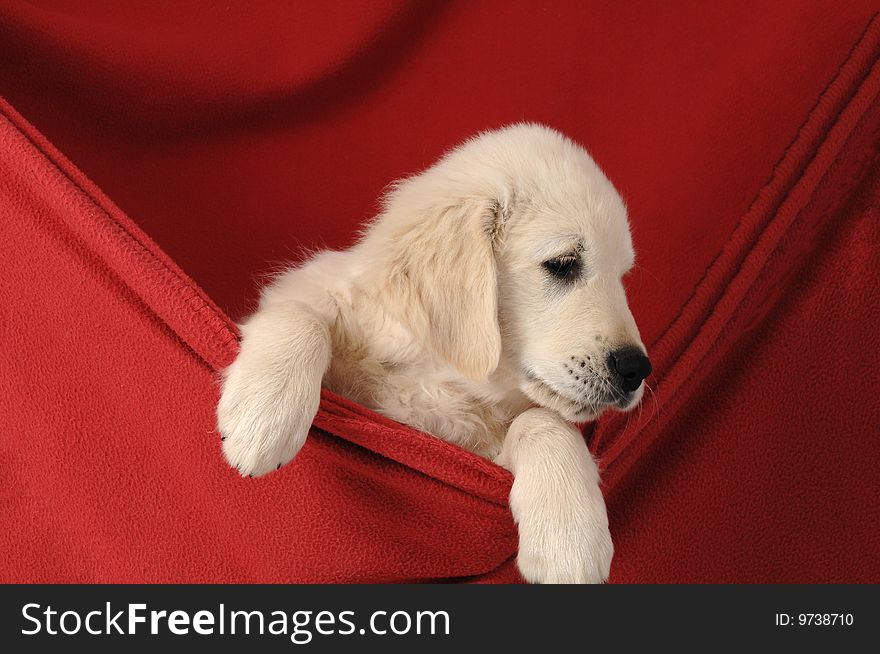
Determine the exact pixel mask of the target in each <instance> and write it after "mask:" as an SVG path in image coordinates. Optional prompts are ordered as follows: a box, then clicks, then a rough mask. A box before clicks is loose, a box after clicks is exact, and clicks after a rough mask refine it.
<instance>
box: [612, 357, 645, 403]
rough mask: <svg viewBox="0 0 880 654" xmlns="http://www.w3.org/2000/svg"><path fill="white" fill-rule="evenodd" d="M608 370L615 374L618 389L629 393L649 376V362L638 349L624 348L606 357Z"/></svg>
mask: <svg viewBox="0 0 880 654" xmlns="http://www.w3.org/2000/svg"><path fill="white" fill-rule="evenodd" d="M608 369H609V370H611V371H612V372H615V373H617V375H618V382H619V385H620V388H621V389H622V390H624V391H625V392H627V393H631V392H632V391H634V390H636V389H637V388H638V387H639V385H640V384H641V383H642V380H643V379H644V378H645V377H647V376H648V375H650V374H651V361H650V360H649V359H648V357H646V356H645V354H644V352H642V351H641V350H640V349H639V348H637V347H625V348H621V349H619V350H614V351H613V352H612V353H611V354H609V355H608Z"/></svg>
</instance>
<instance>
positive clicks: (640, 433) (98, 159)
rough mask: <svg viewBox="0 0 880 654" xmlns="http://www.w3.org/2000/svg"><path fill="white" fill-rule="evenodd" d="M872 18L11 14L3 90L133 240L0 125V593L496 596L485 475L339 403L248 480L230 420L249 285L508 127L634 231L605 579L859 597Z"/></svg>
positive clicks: (219, 7) (623, 11) (7, 8)
mask: <svg viewBox="0 0 880 654" xmlns="http://www.w3.org/2000/svg"><path fill="white" fill-rule="evenodd" d="M67 4H69V5H70V6H66V5H67ZM874 4H875V3H872V2H867V1H865V2H853V3H847V4H841V3H838V2H834V3H831V2H829V3H820V2H817V3H800V2H790V3H789V2H779V3H773V5H772V7H769V8H768V7H767V5H766V3H756V4H754V5H752V6H750V5H748V4H747V3H737V4H736V5H735V6H733V7H726V8H725V7H720V6H718V5H716V4H712V5H711V6H709V5H704V4H702V3H700V4H696V5H693V6H689V5H682V6H679V7H674V8H673V7H670V5H669V4H668V3H664V4H661V5H657V6H656V7H633V6H620V7H614V6H606V5H604V4H598V3H596V4H593V3H580V2H570V3H552V4H549V5H543V4H539V3H502V2H498V3H493V2H484V3H467V4H461V5H458V4H449V3H442V4H433V3H423V2H412V3H404V2H398V3H390V4H388V6H387V7H385V8H383V9H382V10H377V9H375V7H373V3H366V4H364V5H363V6H362V7H360V8H359V9H358V10H357V11H355V8H354V6H353V5H341V6H339V7H336V8H330V9H328V8H327V7H326V6H325V5H324V3H315V4H313V5H311V4H303V3H297V5H296V8H295V9H293V8H291V5H290V4H289V3H283V2H279V3H278V4H277V6H275V5H273V4H272V3H262V4H261V5H260V8H259V10H257V9H255V8H254V5H252V4H251V3H241V4H236V3H224V4H217V3H213V2H210V3H207V2H206V3H199V2H192V3H167V6H164V7H163V3H151V4H150V5H149V7H146V6H142V7H135V6H131V5H129V4H128V3H124V4H119V3H102V2H95V1H90V2H86V3H76V5H73V4H72V3H55V2H41V3H24V2H21V3H19V2H11V3H5V4H4V5H3V6H2V7H0V91H2V93H3V94H4V95H5V97H6V98H7V100H8V101H9V103H11V104H12V105H15V107H16V108H17V109H18V111H20V112H21V113H22V114H23V115H24V116H26V117H27V118H28V120H30V121H31V122H33V123H34V124H36V125H37V127H38V128H39V129H40V130H41V131H42V132H43V134H45V135H46V136H47V137H48V139H51V141H52V143H53V144H54V146H57V147H58V148H59V149H60V150H62V151H63V152H65V153H66V154H67V155H68V156H70V157H71V158H72V159H73V160H75V161H76V162H77V164H78V165H79V166H80V167H81V169H82V170H84V171H85V172H86V173H87V174H88V175H89V177H90V178H91V179H93V180H94V181H95V182H96V183H97V184H99V185H100V187H101V188H102V189H103V190H104V191H105V192H106V193H108V194H109V195H110V196H111V197H113V198H114V200H115V201H116V202H117V203H119V205H120V206H121V207H123V209H124V210H125V212H126V213H127V214H128V215H129V216H132V218H133V220H132V219H130V218H128V217H126V215H124V214H123V212H122V211H121V210H120V209H118V208H117V206H116V205H114V204H113V203H111V201H110V200H108V199H107V197H106V196H105V195H104V194H103V193H101V191H99V190H98V188H97V187H96V185H95V184H93V183H92V182H91V181H89V180H88V179H87V178H86V177H85V175H84V174H83V173H81V172H79V170H78V169H77V168H76V167H74V166H73V165H72V164H70V163H69V162H68V161H67V159H65V158H64V157H62V155H60V154H59V153H58V151H57V150H56V147H54V146H53V145H50V143H49V141H48V140H47V139H46V138H44V137H43V136H40V135H39V134H38V133H37V131H36V130H35V129H34V128H33V127H31V126H30V125H29V124H28V123H26V122H25V120H24V119H23V118H22V117H21V116H20V115H19V114H18V113H16V112H15V111H14V110H13V109H12V108H11V106H10V104H9V103H3V104H2V105H0V226H2V231H0V233H2V235H3V238H2V239H0V261H2V262H3V264H2V274H0V333H2V342H3V344H4V360H3V364H2V365H0V460H2V464H0V475H2V483H0V519H2V520H3V524H4V527H5V528H4V530H3V531H2V535H0V548H2V551H3V552H4V554H5V556H4V561H3V563H2V564H0V580H2V581H419V580H453V579H455V580H475V581H514V580H517V579H518V575H517V573H516V569H515V566H514V564H513V558H514V554H515V551H516V531H515V528H514V526H513V524H512V522H511V518H510V514H509V511H508V509H507V508H506V496H507V492H508V490H509V484H510V478H509V476H508V474H507V473H506V472H505V471H503V470H501V469H500V468H498V467H496V466H494V465H493V464H491V463H489V462H486V461H484V460H482V459H479V458H478V457H475V456H473V455H470V454H468V453H466V452H463V451H461V450H459V449H457V448H455V447H453V446H450V445H448V444H446V443H443V442H440V441H438V440H436V439H433V438H431V437H430V436H426V435H423V434H419V433H417V432H414V431H412V430H410V429H406V428H404V427H401V426H400V425H397V424H395V423H393V422H391V421H389V420H387V419H384V418H381V417H379V416H376V415H375V414H372V413H370V412H369V411H366V410H364V409H363V408H360V407H357V406H355V405H353V404H351V403H349V402H347V401H345V400H344V399H341V398H336V397H332V396H330V395H329V394H327V395H325V398H324V402H323V404H322V408H321V412H320V413H319V415H318V418H317V420H316V426H315V429H314V432H313V434H312V436H311V437H310V439H309V441H308V443H307V445H306V446H305V448H304V449H303V451H302V453H301V454H300V455H299V457H298V458H297V459H296V460H295V461H294V463H292V464H291V465H290V466H287V467H285V468H283V469H282V470H280V471H279V472H278V473H276V474H274V475H269V476H268V477H266V478H263V479H259V480H247V479H241V478H239V477H238V476H237V475H236V474H235V473H234V471H231V470H229V469H228V468H227V467H226V466H225V464H224V462H223V460H222V457H221V456H220V451H219V439H218V437H217V435H216V434H215V433H214V431H213V422H214V419H213V410H214V405H215V403H216V399H217V387H216V381H215V380H216V371H217V369H219V368H220V367H222V366H223V365H225V364H226V363H228V362H229V361H230V360H231V358H232V357H233V356H234V353H235V347H236V341H235V332H234V327H233V325H232V322H231V320H230V319H229V318H227V317H226V316H227V315H230V316H232V317H233V318H236V319H237V318H239V317H241V316H242V315H243V313H244V312H245V311H246V309H247V307H248V306H252V303H253V300H254V298H255V296H256V289H257V284H256V281H257V280H258V279H259V276H260V275H261V274H262V273H265V272H266V271H267V270H269V269H270V268H271V267H272V265H273V264H275V263H278V262H281V261H283V260H295V259H296V257H297V252H298V248H300V247H302V246H316V245H320V244H326V245H331V246H344V245H347V244H349V243H350V242H351V240H352V239H353V238H354V234H355V227H356V225H357V224H358V223H359V222H360V221H361V220H362V219H364V218H365V217H367V216H369V215H370V214H371V213H372V211H373V209H374V208H375V199H376V197H378V195H379V194H380V192H381V188H382V186H383V185H384V184H385V183H386V182H387V181H388V180H390V179H393V178H395V177H399V176H402V175H404V174H407V173H409V172H412V171H414V170H416V169H418V168H420V167H423V166H425V165H427V164H429V163H430V162H431V161H432V160H433V159H434V158H436V157H437V156H438V155H439V154H440V153H441V152H442V151H443V150H444V149H445V148H446V147H448V146H449V145H451V144H453V143H454V142H456V141H458V140H460V139H461V138H463V137H465V136H467V135H469V134H472V133H473V132H475V131H477V130H479V129H482V128H486V127H495V126H498V125H501V124H503V123H506V122H510V121H513V120H520V119H530V120H539V121H543V122H546V123H549V124H551V125H553V126H554V127H557V128H559V129H561V130H563V131H565V132H566V133H569V134H570V135H571V136H573V137H574V138H575V139H577V140H579V141H581V142H582V143H584V144H586V145H587V147H588V148H589V149H590V150H591V152H592V154H593V155H594V156H595V158H596V159H597V160H598V161H599V163H600V164H601V165H602V166H603V168H605V170H606V171H607V172H608V174H609V176H610V177H611V178H612V180H613V181H614V182H615V183H616V184H617V186H618V187H619V188H620V190H621V191H622V193H623V195H624V196H625V197H626V199H627V202H628V205H629V207H630V214H631V218H632V222H633V232H634V240H635V244H636V248H637V251H638V259H639V265H640V268H639V271H638V273H637V274H636V275H635V276H634V279H633V280H632V283H631V285H630V289H629V291H630V296H631V300H632V306H633V311H634V313H635V315H636V318H637V320H638V321H639V323H640V326H641V328H642V333H643V336H644V340H645V342H646V343H647V344H648V345H649V351H650V353H651V357H652V360H653V362H654V364H655V370H656V374H655V377H654V378H653V379H652V380H650V383H651V386H652V388H653V389H654V392H653V394H651V393H649V394H647V396H646V400H645V402H644V406H643V408H642V410H641V411H638V412H636V413H634V414H629V415H617V416H607V417H606V418H603V419H602V420H601V421H600V422H599V423H598V425H596V426H595V428H591V429H589V430H588V433H587V436H588V437H589V438H590V443H591V447H592V449H593V450H594V451H595V452H596V453H597V454H598V455H599V456H600V457H601V460H602V464H603V467H604V468H605V473H604V477H605V481H606V491H607V497H608V501H609V516H610V521H611V529H612V533H613V535H614V538H615V543H616V548H617V555H616V558H615V560H614V564H613V567H612V581H619V582H627V581H878V580H880V556H878V552H880V542H878V541H880V530H878V528H877V525H878V524H880V501H878V499H877V498H878V497H880V481H878V475H877V470H878V469H880V438H878V436H880V432H878V429H880V411H878V407H880V404H878V400H877V398H878V396H880V375H878V374H877V371H876V368H877V365H878V364H880V360H878V359H880V337H878V330H877V327H876V325H877V321H878V318H880V292H878V290H877V286H876V283H875V279H876V271H877V270H878V267H880V220H878V218H880V215H878V214H880V176H878V167H877V164H878V145H880V100H878V97H880V67H878V57H880V21H878V20H876V19H874V20H873V21H872V14H873V13H874V11H875V10H876V7H875V6H872V5H874ZM134 221H136V222H137V225H135V222H134ZM147 234H149V236H147ZM152 239H155V241H154V240H152ZM156 243H158V244H159V245H156ZM159 246H161V247H162V249H160V247H159ZM163 250H164V251H163ZM165 252H167V253H168V254H165ZM172 259H173V261H172ZM175 262H176V263H175ZM184 270H185V271H186V272H185V273H184V272H183V271H184ZM188 275H189V276H188ZM191 278H192V279H195V280H196V282H197V283H198V285H197V284H196V283H195V282H193V281H192V279H191ZM200 287H201V288H204V289H205V290H204V291H202V290H201V288H200ZM209 296H210V298H213V301H212V299H209ZM215 302H216V304H215ZM221 308H222V309H221Z"/></svg>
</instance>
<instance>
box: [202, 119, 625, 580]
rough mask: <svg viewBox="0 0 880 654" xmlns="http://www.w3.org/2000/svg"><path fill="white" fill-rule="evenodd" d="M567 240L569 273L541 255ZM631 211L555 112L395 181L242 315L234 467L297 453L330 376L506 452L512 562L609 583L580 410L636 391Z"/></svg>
mask: <svg viewBox="0 0 880 654" xmlns="http://www.w3.org/2000/svg"><path fill="white" fill-rule="evenodd" d="M569 253H574V255H575V256H577V257H579V261H582V263H583V271H582V273H581V275H580V276H579V277H578V278H577V279H576V280H574V281H573V282H571V283H563V282H560V281H559V280H558V279H554V278H552V276H550V275H548V272H547V270H546V269H545V267H544V265H543V264H544V262H545V261H547V260H548V259H552V258H554V257H560V256H564V255H567V254H569ZM632 263H633V249H632V245H631V240H630V234H629V228H628V223H627V217H626V210H625V208H624V205H623V202H622V201H621V199H620V197H619V195H618V194H617V192H616V191H615V190H614V188H613V186H612V185H611V183H610V182H609V181H608V180H607V178H606V177H605V176H604V175H603V174H602V172H601V171H600V170H599V168H598V167H597V166H596V164H595V163H594V162H593V160H592V159H591V158H590V157H589V156H588V155H587V153H586V152H585V151H584V150H583V149H581V148H580V147H579V146H577V145H576V144H574V143H573V142H571V141H570V140H568V139H567V138H565V137H564V136H562V135H561V134H559V133H558V132H555V131H553V130H551V129H549V128H546V127H542V126H539V125H530V124H520V125H514V126H511V127H508V128H505V129H501V130H498V131H493V132H487V133H484V134H481V135H479V136H478V137H476V138H474V139H471V140H470V141H467V142H466V143H464V144H463V145H461V146H460V147H458V148H456V149H455V150H453V151H452V152H450V153H449V154H447V155H446V156H445V157H444V158H443V159H441V160H440V161H439V162H438V163H437V164H435V165H434V166H433V167H432V168H430V169H428V170H427V171H425V172H423V173H421V174H419V175H416V176H414V177H412V178H409V179H406V180H404V181H402V182H400V183H398V184H397V185H395V186H394V188H393V190H392V191H391V192H390V193H389V194H388V197H387V198H386V201H385V205H384V208H383V210H382V211H381V213H380V214H379V216H378V217H377V218H376V219H375V221H373V223H372V224H371V225H370V226H369V227H368V228H367V229H366V231H365V233H364V235H363V238H362V239H361V240H360V241H359V243H358V244H357V245H355V246H354V247H352V248H350V249H349V250H346V251H343V252H332V251H325V252H321V253H319V254H317V255H316V256H314V257H313V258H312V259H310V260H309V261H307V262H306V263H304V264H303V265H301V266H298V267H296V268H292V269H290V270H288V271H287V272H285V273H284V274H282V275H280V276H279V277H278V278H277V279H276V280H275V281H274V282H273V283H272V284H271V285H269V286H268V287H266V288H265V289H264V291H263V294H262V298H261V301H260V305H259V308H258V310H257V311H256V312H255V313H254V314H253V315H252V316H251V317H250V318H249V319H247V320H246V321H245V322H244V323H243V324H242V325H241V332H242V345H241V352H240V354H239V356H238V358H237V359H236V360H235V362H234V363H233V364H232V365H231V366H230V367H229V368H228V369H227V370H226V371H225V374H224V381H223V388H222V395H221V399H220V404H219V407H218V411H217V416H218V426H219V430H220V432H221V434H222V435H223V438H224V441H223V451H224V454H225V455H226V458H227V459H228V461H229V462H230V464H231V465H232V466H234V467H235V468H237V469H238V470H239V471H240V472H241V474H243V475H255V476H258V475H262V474H266V473H268V472H271V471H273V470H275V469H276V467H277V466H279V465H281V464H285V463H287V462H288V461H290V460H291V459H292V458H293V457H294V456H295V455H296V453H297V452H298V451H299V449H300V447H302V444H303V442H304V440H305V438H306V435H307V433H308V430H309V427H310V425H311V422H312V418H313V417H314V415H315V412H316V411H317V408H318V401H319V394H320V386H321V385H322V383H323V385H324V386H326V387H327V388H329V389H331V390H333V391H335V392H337V393H339V394H342V395H345V396H347V397H350V398H352V399H353V400H355V401H357V402H360V403H362V404H364V405H366V406H368V407H370V408H372V409H374V410H376V411H378V412H380V413H382V414H384V415H386V416H389V417H391V418H394V419H396V420H398V421H400V422H403V423H406V424H409V425H412V426H414V427H417V428H419V429H422V430H424V431H427V432H430V433H432V434H434V435H436V436H437V437H439V438H442V439H445V440H448V441H450V442H452V443H456V444H458V445H460V446H462V447H465V448H467V449H470V450H472V451H474V452H476V453H478V454H480V455H482V456H485V457H487V458H490V459H494V460H496V461H497V462H498V463H499V464H500V465H503V466H505V467H506V468H508V469H509V470H510V471H511V472H512V473H513V475H514V484H513V489H512V492H511V497H510V504H511V509H512V511H513V515H514V518H515V520H516V521H517V523H518V526H519V532H520V552H519V558H518V562H519V567H520V570H521V571H522V573H523V575H524V576H525V578H526V579H528V580H529V581H533V582H571V583H577V582H601V581H603V580H605V579H606V578H607V576H608V572H609V566H610V563H611V557H612V552H613V547H612V544H611V538H610V535H609V531H608V520H607V517H606V513H605V505H604V502H603V499H602V495H601V492H600V491H599V475H598V470H597V468H596V463H595V462H594V460H593V458H592V457H591V455H590V453H589V451H588V450H587V447H586V444H585V443H584V439H583V437H582V436H581V434H580V432H579V431H578V430H577V429H575V428H574V427H573V426H572V424H571V421H578V422H583V421H587V420H592V419H594V418H595V417H597V416H598V415H599V414H600V413H601V412H602V411H603V410H605V409H606V408H608V407H610V406H614V407H615V408H621V409H627V408H630V407H632V406H633V405H635V404H636V403H637V402H638V401H639V399H640V397H641V392H642V389H641V388H639V389H638V391H637V392H635V393H632V394H630V395H627V396H626V398H623V399H621V398H620V397H618V396H616V395H614V393H613V392H612V391H611V390H609V389H610V388H611V384H610V382H609V374H608V370H607V364H606V360H607V356H608V353H609V351H610V350H611V349H612V348H615V347H620V346H624V345H632V346H637V347H640V348H641V347H642V344H641V341H640V339H639V334H638V330H637V329H636V325H635V322H634V321H633V318H632V315H631V314H630V311H629V309H628V307H627V302H626V297H625V294H624V289H623V285H622V281H621V278H622V276H623V275H624V274H625V273H626V272H627V271H628V270H629V268H630V267H631V266H632Z"/></svg>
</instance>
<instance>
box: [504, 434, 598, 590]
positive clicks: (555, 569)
mask: <svg viewBox="0 0 880 654" xmlns="http://www.w3.org/2000/svg"><path fill="white" fill-rule="evenodd" d="M583 449H584V451H583V453H582V458H583V461H584V464H585V465H584V466H583V468H582V470H584V471H585V472H588V473H592V472H593V471H595V470H596V468H595V463H594V462H593V460H592V457H590V455H589V454H588V453H587V452H586V446H584V448H583ZM532 472H534V470H532ZM554 480H555V483H554ZM510 508H511V510H512V511H513V517H514V520H515V521H516V523H517V524H518V525H519V556H518V558H517V564H518V565H519V570H520V572H521V573H522V576H523V577H524V578H525V579H526V581H529V582H531V583H537V584H601V583H603V582H604V581H606V580H607V579H608V574H609V572H610V570H611V558H612V556H613V555H614V545H613V544H612V542H611V532H610V531H609V530H608V514H607V513H606V510H605V499H604V498H603V497H602V491H601V489H600V488H599V481H598V473H596V475H595V476H594V475H593V474H586V475H584V476H580V475H573V476H572V477H571V478H569V477H567V476H559V477H556V476H554V475H551V474H547V472H546V471H544V472H543V473H542V474H537V475H536V474H532V475H530V474H523V475H520V476H519V477H516V478H514V482H513V487H512V488H511V491H510Z"/></svg>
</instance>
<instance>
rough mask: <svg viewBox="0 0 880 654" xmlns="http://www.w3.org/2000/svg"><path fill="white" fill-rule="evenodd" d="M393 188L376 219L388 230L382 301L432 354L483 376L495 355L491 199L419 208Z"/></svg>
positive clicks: (494, 365)
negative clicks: (429, 347)
mask: <svg viewBox="0 0 880 654" xmlns="http://www.w3.org/2000/svg"><path fill="white" fill-rule="evenodd" d="M410 183H412V181H409V182H404V186H406V185H407V184H410ZM401 190H403V189H402V188H398V190H397V191H395V192H394V193H392V197H391V198H390V199H389V202H388V203H387V204H386V211H385V213H384V215H383V216H381V217H380V219H379V223H380V224H382V226H383V227H390V228H391V230H390V233H387V234H386V238H384V239H382V240H383V241H384V246H385V247H386V248H387V250H386V253H385V256H386V257H388V258H387V259H386V262H387V267H386V269H385V276H384V285H383V295H384V296H385V301H386V302H387V304H388V306H389V307H391V310H392V312H394V313H395V314H396V316H397V317H398V318H399V319H400V320H402V321H404V322H405V323H406V324H407V325H408V326H409V327H410V328H411V329H412V330H413V331H414V332H415V334H416V335H417V336H419V337H421V338H422V339H423V340H424V341H425V342H427V343H428V344H429V345H430V346H431V348H432V349H433V350H434V351H435V352H436V353H437V354H439V355H440V356H442V357H443V358H445V359H446V360H447V361H449V362H450V363H451V364H452V365H453V366H455V367H456V368H457V369H458V370H459V371H461V372H462V373H463V374H464V375H466V376H468V377H470V378H471V379H475V380H484V379H486V378H487V377H488V376H489V375H490V374H491V373H492V372H493V371H494V370H495V369H496V368H497V367H498V361H499V359H500V357H501V333H500V329H499V325H498V289H497V278H496V266H495V254H494V251H493V236H494V230H495V228H496V225H497V216H498V212H499V209H498V204H497V203H496V202H493V201H491V200H480V199H476V198H469V199H466V200H462V201H460V202H457V203H453V204H438V205H436V206H433V207H432V206H424V205H423V206H421V207H419V206H415V205H417V204H418V203H413V202H408V201H406V199H405V198H404V197H401V196H402V195H403V196H405V195H406V194H405V193H403V194H402V193H399V191H401ZM395 196H397V197H395ZM422 198H424V196H422ZM401 212H404V215H400V214H401ZM395 227H396V228H397V229H394V228H395ZM388 255H390V256H388Z"/></svg>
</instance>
